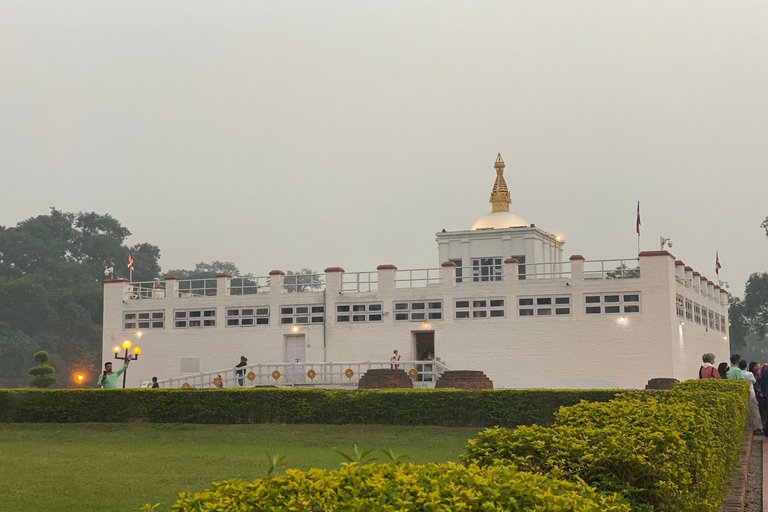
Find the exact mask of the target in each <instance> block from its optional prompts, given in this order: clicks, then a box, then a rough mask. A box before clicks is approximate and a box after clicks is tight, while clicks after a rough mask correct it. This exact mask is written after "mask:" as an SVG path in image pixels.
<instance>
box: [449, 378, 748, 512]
mask: <svg viewBox="0 0 768 512" xmlns="http://www.w3.org/2000/svg"><path fill="white" fill-rule="evenodd" d="M697 382H705V381H697ZM697 382H694V383H685V384H683V385H680V386H678V387H677V388H676V389H675V390H673V391H665V392H653V393H642V392H630V393H626V394H625V395H624V396H620V397H618V398H617V399H615V400H612V401H610V402H606V403H581V404H578V405H575V406H572V407H566V408H563V409H561V410H560V412H558V414H557V415H556V420H555V424H554V426H553V427H552V428H544V427H540V426H535V425H534V426H530V427H526V426H523V427H520V428H518V429H517V430H516V431H514V432H513V431H509V430H506V429H502V428H494V429H489V430H486V431H484V432H482V433H481V434H480V436H479V437H478V438H477V439H473V440H470V442H469V444H468V446H467V452H466V454H464V455H463V456H462V461H463V462H465V463H468V464H474V463H476V464H479V465H481V466H490V465H494V464H504V465H508V464H514V465H516V466H518V467H519V468H520V469H524V470H529V471H533V472H537V473H542V474H546V475H548V476H551V477H554V478H563V479H566V480H574V481H584V482H586V483H588V484H590V485H593V486H595V488H596V489H598V490H600V491H605V492H620V493H622V494H623V495H624V496H625V497H626V498H627V499H628V501H629V502H630V503H631V504H632V509H633V510H639V511H651V510H653V511H669V512H672V511H675V512H677V511H681V512H684V511H690V512H706V511H716V510H717V509H718V507H719V502H720V497H721V495H722V493H723V491H724V490H725V488H726V487H727V485H728V481H729V476H730V473H731V471H732V469H733V468H734V467H735V464H736V463H737V461H738V454H739V449H740V447H741V443H742V440H743V436H744V427H745V424H746V416H747V397H748V396H749V388H748V384H747V383H746V382H741V383H738V382H737V383H735V384H730V383H723V384H717V381H712V382H714V384H709V383H705V384H698V383H697ZM732 382H733V381H732ZM745 391H746V393H745Z"/></svg>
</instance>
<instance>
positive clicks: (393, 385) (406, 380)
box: [357, 368, 413, 389]
mask: <svg viewBox="0 0 768 512" xmlns="http://www.w3.org/2000/svg"><path fill="white" fill-rule="evenodd" d="M401 388H408V389H410V388H413V381H412V380H411V378H410V377H409V376H408V374H407V373H405V370H396V369H394V368H392V369H390V368H372V369H370V370H368V371H367V372H365V373H364V374H363V375H362V377H360V382H358V383H357V389H401Z"/></svg>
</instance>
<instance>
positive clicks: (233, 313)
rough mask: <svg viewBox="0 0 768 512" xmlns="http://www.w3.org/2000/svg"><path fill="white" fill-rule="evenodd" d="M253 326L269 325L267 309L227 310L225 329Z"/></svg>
mask: <svg viewBox="0 0 768 512" xmlns="http://www.w3.org/2000/svg"><path fill="white" fill-rule="evenodd" d="M206 321H207V320H206ZM255 325H269V307H258V308H255V307H245V308H227V327H237V326H239V327H253V326H255Z"/></svg>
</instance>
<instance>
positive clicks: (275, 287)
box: [269, 270, 285, 293]
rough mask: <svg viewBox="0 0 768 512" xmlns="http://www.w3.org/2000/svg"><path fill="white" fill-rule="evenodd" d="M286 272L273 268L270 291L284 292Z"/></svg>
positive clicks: (270, 275) (270, 276) (270, 277)
mask: <svg viewBox="0 0 768 512" xmlns="http://www.w3.org/2000/svg"><path fill="white" fill-rule="evenodd" d="M284 277H285V272H283V271H282V270H273V271H271V272H270V273H269V293H283V292H284V291H285V290H283V278H284Z"/></svg>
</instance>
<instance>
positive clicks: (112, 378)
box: [96, 354, 133, 389]
mask: <svg viewBox="0 0 768 512" xmlns="http://www.w3.org/2000/svg"><path fill="white" fill-rule="evenodd" d="M131 359H133V356H132V355H131V354H128V358H127V359H126V360H125V364H124V365H123V366H122V368H120V369H119V370H117V371H116V372H113V371H112V363H111V362H106V363H104V373H102V374H101V375H99V378H98V379H97V380H96V387H97V388H104V389H117V378H118V377H119V376H120V375H122V374H123V373H124V372H125V370H127V369H128V365H129V364H130V362H131Z"/></svg>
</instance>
